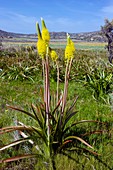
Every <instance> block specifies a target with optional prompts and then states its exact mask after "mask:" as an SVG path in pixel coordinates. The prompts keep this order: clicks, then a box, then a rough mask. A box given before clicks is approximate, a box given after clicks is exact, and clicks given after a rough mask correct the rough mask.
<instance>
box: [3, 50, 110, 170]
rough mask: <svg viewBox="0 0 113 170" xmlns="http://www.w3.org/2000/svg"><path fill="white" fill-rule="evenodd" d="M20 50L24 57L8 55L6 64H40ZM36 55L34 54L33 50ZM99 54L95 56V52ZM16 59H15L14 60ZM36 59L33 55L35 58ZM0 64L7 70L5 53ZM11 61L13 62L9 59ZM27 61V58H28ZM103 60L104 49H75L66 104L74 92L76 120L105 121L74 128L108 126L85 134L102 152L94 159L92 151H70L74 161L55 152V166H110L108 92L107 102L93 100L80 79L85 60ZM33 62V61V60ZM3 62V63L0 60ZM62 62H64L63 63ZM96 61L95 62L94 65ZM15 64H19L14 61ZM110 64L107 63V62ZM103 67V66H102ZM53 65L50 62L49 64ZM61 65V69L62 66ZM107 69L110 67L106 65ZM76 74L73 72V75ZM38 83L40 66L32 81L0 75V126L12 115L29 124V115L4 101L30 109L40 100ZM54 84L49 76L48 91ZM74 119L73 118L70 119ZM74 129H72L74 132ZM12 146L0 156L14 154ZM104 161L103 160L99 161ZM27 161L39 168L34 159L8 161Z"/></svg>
mask: <svg viewBox="0 0 113 170" xmlns="http://www.w3.org/2000/svg"><path fill="white" fill-rule="evenodd" d="M57 51H58V52H59V54H60V57H61V60H62V58H63V53H64V51H63V50H61V49H57ZM21 54H23V57H21V55H17V56H15V57H12V58H11V57H8V56H7V65H9V66H12V65H13V64H15V61H19V62H20V63H21V64H23V63H24V65H30V66H31V65H33V64H35V65H36V63H37V62H38V66H39V65H40V64H41V63H40V61H38V59H37V62H36V63H35V62H33V60H32V56H31V55H26V54H25V53H21ZM35 55H36V54H35ZM97 55H98V56H97ZM17 59H18V60H17ZM19 59H20V60H19ZM34 59H36V58H34ZM1 61H2V63H1V67H2V69H3V71H5V70H6V65H5V62H6V58H5V57H4V56H1ZM12 61H13V62H12ZM28 61H29V62H28ZM101 61H104V62H105V63H107V58H106V53H105V52H104V51H96V52H94V51H91V52H89V51H77V54H76V58H75V59H74V61H73V67H72V73H71V78H72V80H71V82H70V84H69V90H68V93H69V94H68V101H69V102H68V103H67V106H69V105H70V103H71V102H72V99H73V98H74V97H76V96H79V97H78V100H77V104H76V110H77V111H78V113H77V114H76V116H75V121H78V120H99V121H102V122H105V123H106V124H105V125H102V126H100V125H97V124H93V123H89V124H88V123H86V124H84V125H83V126H78V127H77V129H76V133H79V132H82V131H83V132H84V131H86V132H88V131H92V130H98V129H105V130H108V132H107V133H106V132H103V133H102V134H96V135H95V134H92V135H91V136H90V137H86V140H87V141H88V142H89V143H90V144H91V145H93V146H94V148H95V150H96V151H97V152H98V153H99V154H101V156H99V157H98V159H99V160H98V159H96V158H95V157H93V156H92V155H87V154H84V153H82V154H81V153H79V154H78V153H72V155H70V156H73V157H74V158H75V160H76V161H73V160H71V161H70V160H68V158H66V157H65V156H60V155H58V156H57V157H56V165H57V170H61V169H64V170H74V169H77V170H82V169H83V170H90V169H92V170H93V169H96V170H109V169H110V168H111V169H113V154H112V153H113V132H112V129H113V116H112V115H113V111H112V110H111V106H110V104H109V100H108V99H109V97H108V96H107V98H106V102H103V101H96V100H95V99H94V98H93V96H92V91H91V89H88V88H87V87H86V86H85V85H84V83H83V77H84V73H85V71H87V70H85V69H86V68H87V67H86V65H85V64H86V63H88V66H89V67H90V68H91V67H93V68H94V67H97V65H98V62H101ZM32 62H33V63H32ZM3 63H4V64H3ZM61 64H62V61H60V65H61ZM63 64H64V63H63ZM96 64H97V65H96ZM17 66H18V65H17ZM107 66H109V64H107ZM103 67H104V66H103ZM51 68H52V66H51ZM61 69H64V68H63V67H61ZM108 69H109V68H108ZM109 72H112V70H109ZM61 74H62V77H61V80H62V82H61V85H60V89H63V76H64V75H63V74H64V71H62V72H61ZM74 74H75V75H74ZM40 87H42V80H41V70H40V72H38V73H37V74H36V75H35V77H34V81H31V80H29V79H18V80H8V79H5V78H4V79H3V78H0V110H1V111H0V127H5V126H10V125H14V119H17V120H20V121H22V122H23V123H25V124H27V125H31V124H32V123H33V122H32V120H31V119H29V118H28V117H27V116H24V115H23V114H21V113H18V112H17V111H12V110H11V109H8V108H7V107H6V104H9V105H13V106H18V107H19V108H23V109H24V110H30V108H31V103H34V104H36V103H37V102H38V101H40ZM55 87H56V82H55V80H54V77H53V79H51V91H52V92H53V91H54V89H55ZM71 121H73V120H71ZM74 130H75V129H73V131H72V133H74ZM13 135H14V134H13V133H10V134H6V135H3V136H2V137H1V138H0V145H3V144H6V143H8V142H10V141H12V140H13ZM23 150H24V149H23V148H22V146H20V151H22V152H23ZM16 154H17V153H16V150H15V148H12V149H11V150H8V151H5V153H2V154H1V156H0V158H8V157H10V156H12V155H16ZM102 162H103V163H102ZM24 164H25V165H26V167H28V169H29V167H30V164H31V165H32V167H31V169H34V168H35V169H36V170H37V169H38V164H35V160H25V161H20V162H17V163H13V164H11V166H12V168H15V169H14V170H16V168H17V167H19V166H20V169H22V165H24Z"/></svg>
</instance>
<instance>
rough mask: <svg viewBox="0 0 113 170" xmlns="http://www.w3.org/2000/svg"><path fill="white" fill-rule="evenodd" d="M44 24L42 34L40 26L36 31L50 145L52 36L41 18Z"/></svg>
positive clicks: (37, 26) (37, 25)
mask: <svg viewBox="0 0 113 170" xmlns="http://www.w3.org/2000/svg"><path fill="white" fill-rule="evenodd" d="M41 23H42V33H41V31H40V27H39V24H38V23H37V24H36V29H37V33H38V42H37V49H38V54H39V56H40V57H41V58H42V64H43V83H44V102H45V111H46V126H47V136H48V145H49V143H50V139H49V136H50V123H49V109H50V85H49V41H50V35H49V31H48V29H47V28H46V24H45V22H44V20H43V19H42V18H41ZM42 43H43V44H44V47H45V48H43V46H42V45H43V44H42ZM42 49H43V50H42Z"/></svg>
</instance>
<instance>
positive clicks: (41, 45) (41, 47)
mask: <svg viewBox="0 0 113 170" xmlns="http://www.w3.org/2000/svg"><path fill="white" fill-rule="evenodd" d="M36 30H37V34H38V42H37V50H38V54H39V56H41V57H42V58H44V57H45V56H46V49H47V47H46V46H47V45H46V42H45V41H44V40H43V39H42V35H41V31H40V27H39V24H38V22H37V23H36Z"/></svg>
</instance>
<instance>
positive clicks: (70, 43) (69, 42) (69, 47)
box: [62, 33, 75, 114]
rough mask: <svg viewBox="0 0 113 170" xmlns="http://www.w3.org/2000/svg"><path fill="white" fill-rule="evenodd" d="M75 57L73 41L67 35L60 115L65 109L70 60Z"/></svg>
mask: <svg viewBox="0 0 113 170" xmlns="http://www.w3.org/2000/svg"><path fill="white" fill-rule="evenodd" d="M74 55H75V47H74V43H73V41H72V40H71V39H70V35H69V34H68V33H67V46H66V48H65V60H66V70H65V83H64V94H63V102H62V114H63V112H64V109H65V105H66V99H67V93H68V82H69V76H70V71H71V65H72V60H73V57H74Z"/></svg>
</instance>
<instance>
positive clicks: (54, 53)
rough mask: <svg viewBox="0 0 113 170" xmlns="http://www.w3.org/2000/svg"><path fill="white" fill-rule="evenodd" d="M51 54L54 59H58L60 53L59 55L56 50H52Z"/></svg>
mask: <svg viewBox="0 0 113 170" xmlns="http://www.w3.org/2000/svg"><path fill="white" fill-rule="evenodd" d="M50 56H51V59H52V60H53V61H56V60H57V59H58V55H57V53H56V51H54V50H51V51H50Z"/></svg>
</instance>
